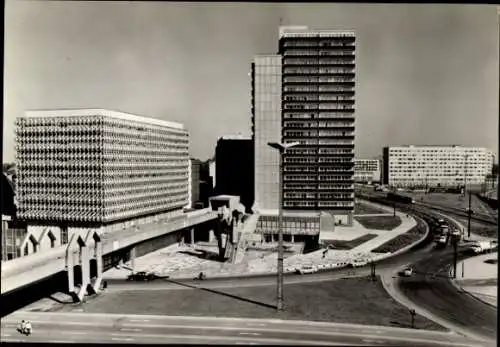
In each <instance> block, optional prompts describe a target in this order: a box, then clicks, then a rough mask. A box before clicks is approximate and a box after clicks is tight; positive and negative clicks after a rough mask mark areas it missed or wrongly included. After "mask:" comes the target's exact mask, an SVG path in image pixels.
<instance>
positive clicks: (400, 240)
mask: <svg viewBox="0 0 500 347" xmlns="http://www.w3.org/2000/svg"><path fill="white" fill-rule="evenodd" d="M424 235H425V225H424V223H423V222H422V221H421V220H420V219H417V225H415V226H414V227H413V228H411V229H410V230H408V231H407V232H406V233H404V234H400V235H398V236H396V237H395V238H393V239H392V240H389V241H387V242H386V243H384V244H382V245H380V246H378V247H377V248H375V249H373V250H372V252H375V253H387V252H395V251H397V250H399V249H401V248H403V247H406V246H409V245H411V244H412V243H414V242H417V241H418V240H420V239H421V238H422V236H424Z"/></svg>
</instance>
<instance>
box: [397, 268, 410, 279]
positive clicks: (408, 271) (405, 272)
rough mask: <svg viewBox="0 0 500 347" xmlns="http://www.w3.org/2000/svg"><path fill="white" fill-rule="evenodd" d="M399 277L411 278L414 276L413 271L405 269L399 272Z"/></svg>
mask: <svg viewBox="0 0 500 347" xmlns="http://www.w3.org/2000/svg"><path fill="white" fill-rule="evenodd" d="M399 275H400V276H403V277H411V275H413V269H412V268H411V267H409V266H408V267H405V268H404V269H403V270H401V271H400V272H399Z"/></svg>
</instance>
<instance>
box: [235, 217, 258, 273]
mask: <svg viewBox="0 0 500 347" xmlns="http://www.w3.org/2000/svg"><path fill="white" fill-rule="evenodd" d="M258 221H259V215H258V214H253V215H251V216H250V217H249V218H248V219H247V220H246V221H245V223H244V224H243V225H239V226H238V227H237V228H238V229H241V231H238V243H237V244H236V249H235V250H234V252H233V257H232V259H231V260H232V261H231V262H232V263H233V264H239V263H241V261H242V260H243V258H244V257H245V251H246V249H247V245H248V236H250V235H251V234H253V233H254V232H255V229H256V228H257V222H258Z"/></svg>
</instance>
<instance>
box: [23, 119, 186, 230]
mask: <svg viewBox="0 0 500 347" xmlns="http://www.w3.org/2000/svg"><path fill="white" fill-rule="evenodd" d="M59 112H60V111H58V110H54V111H30V113H29V116H25V117H20V118H18V119H17V125H16V131H17V133H16V141H17V148H16V149H17V153H16V155H17V157H16V161H17V165H18V170H19V174H18V180H17V192H18V201H19V211H18V212H19V213H18V216H19V218H20V219H21V220H29V221H46V222H49V221H50V222H66V223H71V224H80V223H83V224H85V223H97V224H107V223H112V222H116V221H120V220H124V219H131V218H136V217H140V216H142V215H147V214H154V213H161V212H164V211H168V210H173V209H177V208H182V207H183V206H185V205H186V204H187V203H188V164H189V155H188V133H187V131H186V130H184V129H182V128H179V127H171V126H169V124H170V123H168V122H165V125H161V121H158V120H151V121H150V120H149V119H148V118H142V117H137V116H132V115H130V117H127V116H128V115H126V114H120V116H115V114H116V112H114V111H107V110H97V111H95V112H89V111H88V110H87V111H81V110H72V111H71V112H68V111H67V110H64V111H62V114H60V113H59Z"/></svg>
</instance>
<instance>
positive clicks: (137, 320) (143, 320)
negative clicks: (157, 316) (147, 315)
mask: <svg viewBox="0 0 500 347" xmlns="http://www.w3.org/2000/svg"><path fill="white" fill-rule="evenodd" d="M130 321H131V322H149V319H130Z"/></svg>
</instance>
